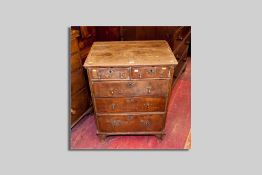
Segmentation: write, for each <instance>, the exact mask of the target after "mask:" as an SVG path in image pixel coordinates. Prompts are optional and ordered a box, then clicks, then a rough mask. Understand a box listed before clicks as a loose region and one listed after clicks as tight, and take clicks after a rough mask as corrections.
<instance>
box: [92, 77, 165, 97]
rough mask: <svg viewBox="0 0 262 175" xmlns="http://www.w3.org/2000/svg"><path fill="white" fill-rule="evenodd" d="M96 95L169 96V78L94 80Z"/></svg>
mask: <svg viewBox="0 0 262 175" xmlns="http://www.w3.org/2000/svg"><path fill="white" fill-rule="evenodd" d="M92 86H93V94H94V96H95V97H127V96H147V95H149V96H151V95H155V96H167V95H168V94H167V92H168V90H169V89H168V87H169V80H147V81H145V80H137V81H103V82H92Z"/></svg>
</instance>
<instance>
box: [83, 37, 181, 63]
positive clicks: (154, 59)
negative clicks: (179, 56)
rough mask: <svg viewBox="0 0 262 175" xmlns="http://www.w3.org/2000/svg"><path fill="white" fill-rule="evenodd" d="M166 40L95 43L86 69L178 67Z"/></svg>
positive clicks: (87, 60)
mask: <svg viewBox="0 0 262 175" xmlns="http://www.w3.org/2000/svg"><path fill="white" fill-rule="evenodd" d="M176 64H177V60H176V58H175V56H174V55H173V53H172V51H171V49H170V47H169V45H168V43H167V42H166V41H164V40H151V41H111V42H94V44H93V45H92V48H91V50H90V52H89V54H88V56H87V59H86V61H85V64H84V67H86V68H87V67H99V66H102V67H104V66H110V67H114V66H134V65H176Z"/></svg>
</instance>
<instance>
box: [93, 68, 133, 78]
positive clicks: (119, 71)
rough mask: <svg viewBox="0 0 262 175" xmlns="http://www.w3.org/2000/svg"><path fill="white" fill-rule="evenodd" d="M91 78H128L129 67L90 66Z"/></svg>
mask: <svg viewBox="0 0 262 175" xmlns="http://www.w3.org/2000/svg"><path fill="white" fill-rule="evenodd" d="M89 73H90V75H91V78H92V79H104V80H126V79H129V68H90V69H89Z"/></svg>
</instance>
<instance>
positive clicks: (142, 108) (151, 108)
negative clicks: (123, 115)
mask: <svg viewBox="0 0 262 175" xmlns="http://www.w3.org/2000/svg"><path fill="white" fill-rule="evenodd" d="M95 103H96V110H97V113H118V112H164V111H165V103H166V98H165V97H130V98H123V97H120V98H96V99H95Z"/></svg>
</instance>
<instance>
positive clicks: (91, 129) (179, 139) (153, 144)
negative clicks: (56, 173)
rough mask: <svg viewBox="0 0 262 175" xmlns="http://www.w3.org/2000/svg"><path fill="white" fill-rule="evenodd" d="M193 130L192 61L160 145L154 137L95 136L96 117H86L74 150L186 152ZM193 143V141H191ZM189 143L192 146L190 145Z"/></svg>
mask: <svg viewBox="0 0 262 175" xmlns="http://www.w3.org/2000/svg"><path fill="white" fill-rule="evenodd" d="M190 128H191V59H189V61H188V64H187V68H186V71H185V72H184V73H183V74H182V76H181V77H180V78H179V80H178V81H177V83H176V85H175V86H174V87H173V90H172V93H171V97H170V101H169V106H168V112H167V119H166V127H165V133H166V135H165V136H164V137H163V140H162V141H161V142H158V141H157V139H156V137H155V136H109V137H107V138H106V141H105V142H101V141H100V140H99V138H98V137H97V136H96V126H95V120H94V115H93V114H90V115H89V116H85V117H84V118H83V119H82V120H81V121H80V122H79V123H78V124H77V125H76V126H75V127H74V128H73V129H72V132H71V149H184V147H185V144H186V141H187V138H188V135H189V132H190ZM188 140H191V139H188ZM187 144H190V145H191V143H187Z"/></svg>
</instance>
